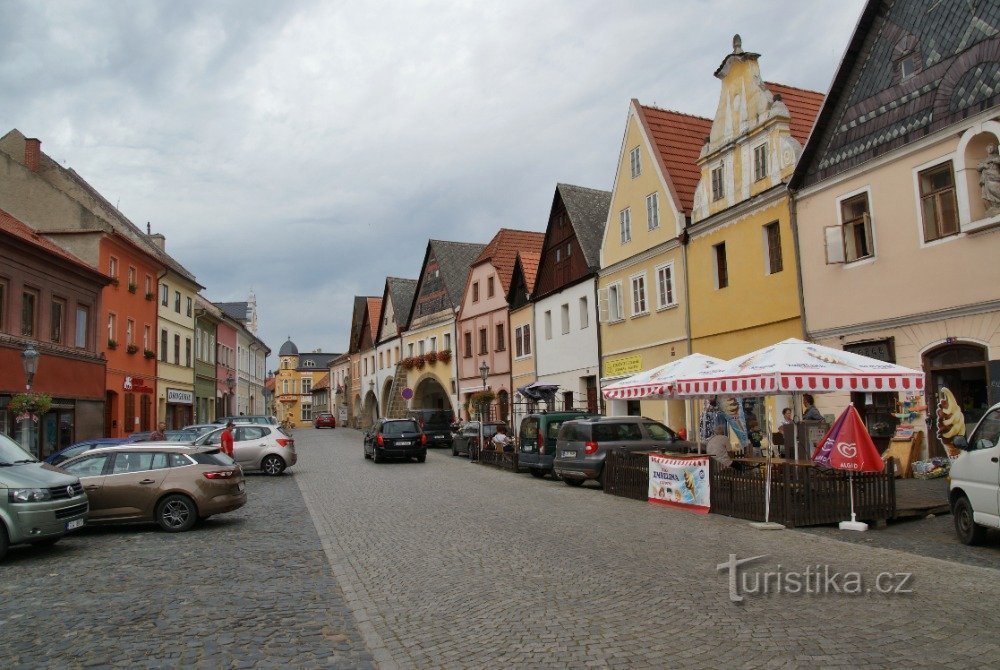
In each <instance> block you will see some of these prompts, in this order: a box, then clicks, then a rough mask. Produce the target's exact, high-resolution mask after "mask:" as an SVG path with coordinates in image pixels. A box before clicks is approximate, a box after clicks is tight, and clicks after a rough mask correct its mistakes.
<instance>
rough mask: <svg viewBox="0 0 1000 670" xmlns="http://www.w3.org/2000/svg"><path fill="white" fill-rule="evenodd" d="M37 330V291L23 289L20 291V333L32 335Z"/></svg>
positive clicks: (27, 335)
mask: <svg viewBox="0 0 1000 670" xmlns="http://www.w3.org/2000/svg"><path fill="white" fill-rule="evenodd" d="M37 332H38V292H37V291H32V290H30V289H25V290H24V291H22V292H21V335H23V336H24V337H34V336H35V333H37Z"/></svg>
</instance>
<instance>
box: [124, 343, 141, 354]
mask: <svg viewBox="0 0 1000 670" xmlns="http://www.w3.org/2000/svg"><path fill="white" fill-rule="evenodd" d="M125 351H127V352H128V353H130V354H134V353H135V352H137V351H139V347H137V346H135V345H134V344H130V345H128V346H127V347H125Z"/></svg>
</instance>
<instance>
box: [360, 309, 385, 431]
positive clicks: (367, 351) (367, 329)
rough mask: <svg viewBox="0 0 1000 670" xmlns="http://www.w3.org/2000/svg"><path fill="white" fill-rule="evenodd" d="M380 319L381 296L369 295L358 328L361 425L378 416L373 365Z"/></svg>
mask: <svg viewBox="0 0 1000 670" xmlns="http://www.w3.org/2000/svg"><path fill="white" fill-rule="evenodd" d="M381 320H382V298H375V297H369V298H367V299H366V300H365V310H364V313H363V314H362V316H361V328H360V329H359V330H358V343H357V350H358V356H359V357H360V359H361V371H360V375H359V378H358V379H359V381H360V384H361V398H362V401H361V414H360V419H361V426H362V427H365V426H370V425H372V424H374V423H375V421H376V420H377V419H378V417H379V407H378V396H377V393H378V386H376V382H377V370H376V366H375V336H376V335H375V334H376V332H377V331H378V327H379V323H380V322H381Z"/></svg>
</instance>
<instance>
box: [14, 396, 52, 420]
mask: <svg viewBox="0 0 1000 670" xmlns="http://www.w3.org/2000/svg"><path fill="white" fill-rule="evenodd" d="M51 407H52V398H51V397H50V396H48V395H46V394H45V393H16V394H14V396H13V397H12V398H11V399H10V402H9V403H7V410H8V411H10V412H13V413H14V415H15V417H14V420H15V421H17V422H18V423H20V422H21V421H25V420H27V419H31V420H32V421H34V422H35V423H38V417H39V415H42V414H45V413H46V412H48V411H49V409H51Z"/></svg>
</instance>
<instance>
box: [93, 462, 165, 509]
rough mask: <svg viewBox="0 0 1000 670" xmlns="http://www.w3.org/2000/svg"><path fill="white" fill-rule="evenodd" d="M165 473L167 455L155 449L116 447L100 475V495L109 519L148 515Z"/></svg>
mask: <svg viewBox="0 0 1000 670" xmlns="http://www.w3.org/2000/svg"><path fill="white" fill-rule="evenodd" d="M166 475H167V456H166V453H164V452H155V451H119V452H117V453H115V454H114V461H113V462H112V463H111V469H110V471H109V472H108V473H107V474H106V475H105V477H104V487H103V490H102V497H103V499H104V508H105V511H106V515H107V517H108V518H109V519H149V518H152V516H153V504H154V503H155V501H156V498H157V497H158V494H159V492H160V487H161V486H162V484H163V480H164V479H165V478H166Z"/></svg>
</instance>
